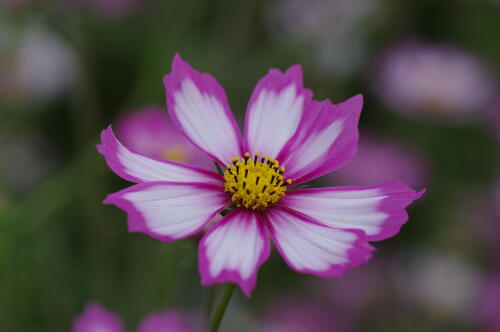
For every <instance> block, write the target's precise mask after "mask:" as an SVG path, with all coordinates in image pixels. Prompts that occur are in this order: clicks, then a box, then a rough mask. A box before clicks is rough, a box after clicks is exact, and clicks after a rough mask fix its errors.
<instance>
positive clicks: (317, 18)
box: [265, 0, 383, 75]
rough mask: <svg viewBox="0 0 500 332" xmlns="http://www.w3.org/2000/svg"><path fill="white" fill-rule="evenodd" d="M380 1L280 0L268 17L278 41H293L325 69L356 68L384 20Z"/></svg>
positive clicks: (344, 70) (343, 71)
mask: <svg viewBox="0 0 500 332" xmlns="http://www.w3.org/2000/svg"><path fill="white" fill-rule="evenodd" d="M380 5H381V1H380V0H356V1H351V0H291V1H289V0H280V1H277V2H276V4H275V5H274V6H272V7H270V8H269V9H268V11H267V12H266V13H265V14H266V16H267V17H266V19H267V21H268V26H269V29H270V31H271V34H272V35H273V36H274V37H275V38H276V40H277V41H278V42H284V41H285V42H286V41H291V42H292V43H294V44H296V46H297V48H298V49H299V50H302V51H303V52H304V53H306V54H307V55H308V56H314V57H315V60H316V62H317V63H318V64H319V66H320V69H321V70H325V71H328V72H331V73H333V74H335V75H348V74H351V73H352V72H353V71H356V70H357V69H358V68H359V67H360V65H362V64H363V63H364V62H365V61H366V60H367V56H368V52H367V46H368V45H367V41H368V34H369V33H370V31H371V30H372V29H373V28H374V27H375V26H377V25H378V24H379V23H380V22H381V21H382V20H383V15H382V10H381V6H380Z"/></svg>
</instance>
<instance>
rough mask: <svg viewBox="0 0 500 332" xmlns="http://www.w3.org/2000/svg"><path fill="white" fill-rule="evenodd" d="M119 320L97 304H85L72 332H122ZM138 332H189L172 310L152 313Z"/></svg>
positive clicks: (142, 323) (74, 322)
mask: <svg viewBox="0 0 500 332" xmlns="http://www.w3.org/2000/svg"><path fill="white" fill-rule="evenodd" d="M124 331H125V329H124V328H123V324H122V322H121V320H120V318H119V317H118V316H117V315H116V314H114V313H112V312H110V311H108V310H107V309H105V308H103V307H102V306H101V305H100V304H99V303H95V302H91V303H89V304H87V306H86V307H85V310H84V311H83V313H82V314H81V315H80V316H78V317H77V318H76V319H75V320H74V321H73V332H124ZM137 331H138V332H188V331H191V329H189V328H188V327H187V325H185V323H184V322H183V321H182V319H181V318H180V316H179V315H178V314H177V313H176V312H175V311H172V310H169V311H165V312H161V313H153V314H150V315H149V316H147V317H146V318H144V320H143V321H142V322H141V324H140V325H139V327H138V329H137Z"/></svg>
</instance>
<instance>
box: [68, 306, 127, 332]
mask: <svg viewBox="0 0 500 332" xmlns="http://www.w3.org/2000/svg"><path fill="white" fill-rule="evenodd" d="M96 331H97V332H123V331H125V329H124V328H123V325H122V322H121V321H120V318H119V317H118V316H117V315H116V314H114V313H112V312H111V311H108V310H107V309H105V308H103V307H102V306H101V305H100V304H99V303H95V302H91V303H89V304H87V306H86V307H85V309H84V311H83V313H81V315H80V316H78V317H77V318H75V320H74V321H73V332H96Z"/></svg>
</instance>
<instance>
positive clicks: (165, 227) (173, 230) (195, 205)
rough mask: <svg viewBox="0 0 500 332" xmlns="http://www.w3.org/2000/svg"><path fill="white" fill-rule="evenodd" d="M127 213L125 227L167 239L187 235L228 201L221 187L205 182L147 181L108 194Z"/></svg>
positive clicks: (214, 214)
mask: <svg viewBox="0 0 500 332" xmlns="http://www.w3.org/2000/svg"><path fill="white" fill-rule="evenodd" d="M104 203H105V204H114V205H116V206H117V207H119V208H121V209H122V210H124V211H125V212H127V214H128V230H129V231H130V232H142V233H145V234H148V235H149V236H152V237H154V238H157V239H159V240H161V241H165V242H170V241H176V240H180V239H183V238H186V237H189V236H191V235H193V234H195V233H197V232H198V231H200V230H201V229H202V228H203V227H204V226H205V225H206V224H207V223H208V222H210V221H211V220H212V219H213V218H214V217H215V216H216V215H217V213H219V212H220V211H222V209H223V208H224V206H226V205H227V204H228V203H229V201H228V197H227V195H226V193H224V188H222V187H218V186H214V185H211V184H206V183H181V182H147V183H140V184H137V185H134V186H132V187H129V188H127V189H124V190H121V191H119V192H117V193H114V194H110V195H108V197H107V198H106V199H105V200H104Z"/></svg>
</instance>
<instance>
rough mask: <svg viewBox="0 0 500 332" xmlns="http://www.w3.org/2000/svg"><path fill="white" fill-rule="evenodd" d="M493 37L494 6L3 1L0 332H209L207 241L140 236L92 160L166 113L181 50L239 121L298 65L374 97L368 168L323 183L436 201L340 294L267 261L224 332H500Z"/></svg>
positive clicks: (480, 0) (382, 1)
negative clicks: (94, 319)
mask: <svg viewBox="0 0 500 332" xmlns="http://www.w3.org/2000/svg"><path fill="white" fill-rule="evenodd" d="M499 34H500V1H496V0H460V1H458V0H457V1H452V0H441V1H438V0H436V1H431V0H422V1H416V2H411V1H397V0H357V1H351V0H331V1H326V0H324V1H321V0H313V1H310V0H291V1H284V0H276V1H228V0H215V1H201V0H200V1H160V0H156V1H155V0H150V1H145V0H144V1H141V0H50V1H49V0H43V1H35V0H1V4H0V331H30V332H32V331H51V332H53V331H69V330H70V329H71V322H72V320H73V319H74V318H75V317H76V316H77V315H78V314H79V313H80V312H82V310H83V308H84V306H85V304H86V303H88V302H89V301H91V300H95V301H98V302H100V303H101V304H102V305H103V306H105V307H107V308H108V309H109V310H111V311H114V312H116V313H117V314H118V315H119V316H120V317H121V319H122V320H123V322H124V324H125V325H126V326H127V327H128V329H129V330H130V331H134V330H135V328H136V327H137V325H138V324H139V322H140V321H141V319H142V318H143V317H144V316H145V315H147V314H148V313H150V312H152V311H161V310H165V309H175V310H177V311H178V312H179V313H180V314H181V315H182V317H184V319H185V320H186V321H187V322H189V323H190V324H191V325H192V326H193V328H199V326H200V324H203V312H204V310H205V309H204V308H205V306H206V303H207V301H208V294H209V291H208V289H207V288H204V287H202V286H201V285H200V281H199V276H198V271H197V260H196V246H195V244H194V242H193V241H190V240H184V241H181V242H177V243H169V244H166V243H162V242H160V241H158V240H155V239H153V238H150V237H148V236H146V235H143V234H139V233H127V229H126V216H125V214H124V213H123V212H122V211H120V210H119V209H117V208H115V207H113V206H105V205H102V204H101V202H102V200H103V199H104V197H105V196H106V195H107V194H108V193H111V192H114V191H117V190H119V189H121V188H123V187H125V186H127V185H128V183H127V182H126V181H124V180H121V179H119V178H118V177H117V176H115V175H114V174H113V173H112V172H111V171H110V170H109V169H108V167H107V166H106V164H105V163H104V161H103V158H102V157H101V156H100V155H99V154H98V153H97V151H96V149H95V144H96V143H98V141H99V133H100V131H101V130H102V129H103V128H105V127H106V126H107V125H108V124H110V123H112V124H113V125H114V127H115V129H117V130H118V131H120V128H118V127H119V126H120V123H125V121H126V120H124V119H125V118H124V117H127V116H128V117H130V116H132V114H134V115H136V114H142V113H141V112H143V111H144V109H145V108H146V109H149V110H151V109H153V110H154V109H159V110H161V111H163V112H164V107H165V106H164V105H165V101H164V98H165V95H164V88H163V85H162V81H161V80H162V77H163V75H165V74H166V73H168V72H169V71H170V63H171V59H172V57H173V55H174V53H175V52H180V53H181V55H182V56H183V57H184V58H185V59H186V60H187V61H189V62H190V63H191V65H192V66H193V67H194V68H196V69H198V70H200V71H202V72H208V73H211V74H213V75H214V76H215V77H216V78H217V79H218V81H219V82H220V83H221V85H222V86H223V87H224V88H225V89H226V93H227V94H228V98H229V102H230V104H231V107H232V109H233V111H234V112H235V113H236V114H237V117H238V119H239V120H240V121H241V120H242V119H243V117H244V111H245V108H246V103H247V101H248V98H249V96H250V94H251V92H252V89H253V87H254V85H255V84H256V82H257V81H258V80H259V79H260V78H261V77H262V76H263V75H264V74H265V73H266V72H267V70H268V68H279V69H282V70H283V69H286V68H287V67H288V66H290V65H292V64H295V63H299V64H302V66H303V71H304V77H305V85H306V86H307V87H308V88H310V89H312V90H313V92H314V93H315V98H316V99H320V100H321V99H325V98H330V99H331V100H332V101H333V102H335V103H338V102H340V101H342V100H344V99H346V98H348V97H350V96H352V95H354V94H357V93H362V94H363V95H364V97H365V106H364V110H363V114H362V118H361V123H360V134H361V142H360V150H359V154H358V157H357V158H356V159H355V160H354V161H353V162H352V164H351V165H350V166H348V167H346V168H345V169H343V170H340V171H338V172H337V173H335V174H333V175H331V176H326V177H324V178H322V179H319V180H318V181H317V182H318V183H317V184H319V185H344V184H350V185H373V184H378V183H382V182H384V181H387V180H400V181H404V182H406V183H408V184H409V185H410V186H412V187H413V188H414V189H421V188H423V187H425V188H427V194H426V195H425V196H424V197H423V198H422V199H420V200H419V201H417V202H416V203H415V204H413V205H412V206H411V207H410V208H409V213H410V221H409V222H408V224H407V225H405V226H404V227H403V229H402V231H401V233H400V234H398V235H397V236H396V237H394V238H392V239H388V240H386V241H383V242H381V243H375V244H374V245H375V247H376V248H377V249H378V251H377V253H376V254H375V256H374V258H373V259H372V260H371V261H370V262H369V263H368V264H366V265H364V266H361V267H359V268H355V269H353V270H350V271H348V272H347V273H346V274H345V276H344V277H342V278H339V279H332V280H322V279H319V278H317V277H312V276H306V275H299V274H297V273H295V272H292V270H290V269H289V268H288V267H287V266H286V265H285V263H284V262H283V261H282V259H281V258H279V257H278V255H276V254H275V255H273V256H272V258H271V259H270V260H269V261H268V262H267V263H266V264H264V265H263V267H262V268H261V270H260V273H259V278H258V283H257V288H256V290H255V291H254V293H253V296H252V298H251V300H250V301H249V300H247V299H245V298H244V297H243V296H242V294H241V292H239V291H237V294H236V296H235V297H234V298H233V302H232V303H231V305H230V310H229V313H228V314H227V316H226V319H225V321H224V322H223V326H222V330H223V331H312V332H315V331H334V332H335V331H371V332H378V331H410V332H411V331H500V261H499V258H500V224H499V222H500V170H499V165H500V88H499V85H498V83H499V82H498V73H499V71H500V42H499V41H500V40H499V37H498V36H499ZM163 114H166V113H163ZM136 118H137V119H139V120H130V119H129V121H139V122H140V119H141V116H140V115H137V117H136ZM163 120H164V121H165V123H166V121H167V120H166V116H165V118H164V119H163ZM134 123H135V122H134ZM165 125H167V124H165ZM124 126H125V125H124ZM139 127H140V124H139ZM134 130H135V129H133V130H132V132H134ZM137 130H138V131H140V130H141V129H140V128H139V129H137ZM126 132H127V131H126V130H123V134H122V139H123V140H124V141H126V140H129V141H130V143H129V144H134V138H133V134H131V135H132V136H127V135H128V134H127V133H126ZM146 132H147V130H146ZM149 134H151V133H149ZM125 136H127V137H125ZM153 141H155V139H153ZM160 141H161V140H157V142H160ZM169 142H170V141H169V139H166V141H165V143H164V144H165V146H164V147H161V148H162V149H163V150H162V153H163V154H162V155H164V156H166V155H170V156H176V157H178V159H189V158H187V157H186V153H187V152H185V151H184V150H183V148H182V145H179V144H176V145H175V146H174V147H172V146H170V145H169V144H170V143H169ZM172 149H173V150H172ZM186 149H187V148H186ZM186 151H187V150H186ZM144 153H146V152H144ZM151 153H153V152H151ZM206 162H207V167H211V165H210V162H209V161H206Z"/></svg>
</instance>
